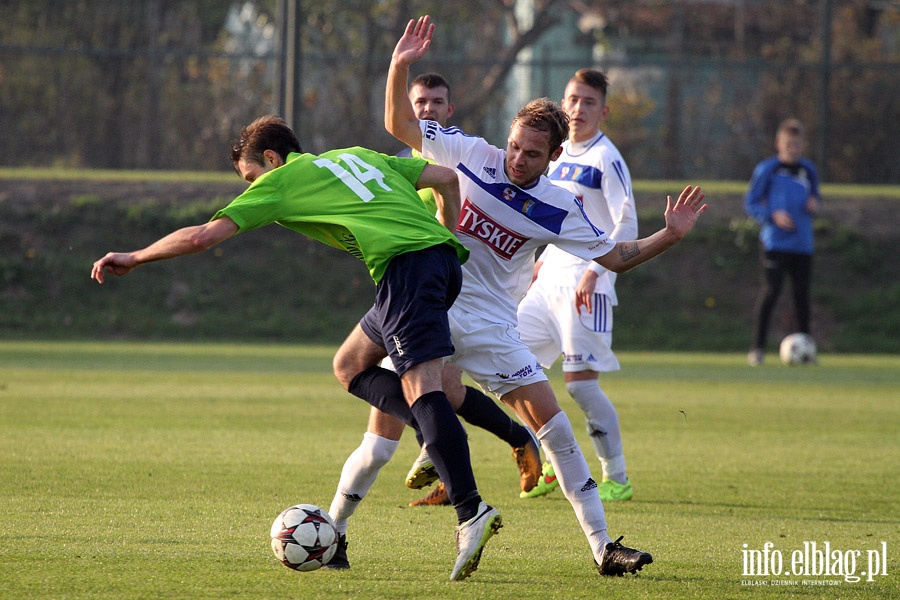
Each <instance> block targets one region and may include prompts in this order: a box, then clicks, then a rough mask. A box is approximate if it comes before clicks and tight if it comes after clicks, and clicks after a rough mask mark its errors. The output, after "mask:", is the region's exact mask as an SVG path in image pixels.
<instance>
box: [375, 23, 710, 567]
mask: <svg viewBox="0 0 900 600" xmlns="http://www.w3.org/2000/svg"><path fill="white" fill-rule="evenodd" d="M433 32H434V27H433V26H432V25H430V23H429V19H428V17H422V18H420V19H419V20H418V21H415V20H413V21H410V23H409V24H408V26H407V29H406V31H405V33H404V35H403V37H401V39H400V41H399V42H398V43H397V46H396V48H395V49H394V54H393V57H392V60H391V66H390V69H389V72H388V81H387V86H386V87H387V89H386V97H385V126H386V127H387V129H388V131H389V132H391V133H392V134H393V135H394V137H396V138H397V139H399V140H400V141H402V142H404V143H406V144H408V145H409V146H411V147H413V148H415V149H416V150H418V151H420V152H422V155H423V156H425V157H426V158H429V159H432V160H434V161H435V162H436V163H437V164H439V165H447V166H453V167H455V168H456V170H457V174H458V175H459V178H460V195H461V198H463V202H462V206H461V208H460V218H459V221H458V223H457V227H456V233H457V235H458V236H459V239H460V241H462V242H463V244H464V245H465V246H466V247H467V248H469V250H470V259H469V260H468V261H467V262H466V266H467V267H468V268H467V269H465V270H464V274H463V290H462V291H461V293H460V295H459V296H458V297H457V300H456V302H455V303H454V305H453V307H451V311H450V321H451V335H452V336H453V343H454V347H455V348H456V353H455V354H454V355H453V357H452V358H451V360H452V361H453V362H455V363H456V364H457V365H458V366H459V367H461V368H462V369H463V370H464V371H466V372H467V373H468V374H469V375H470V376H471V377H472V378H473V379H474V380H475V381H476V382H477V383H478V384H479V385H481V387H482V388H483V389H485V390H486V391H489V392H491V393H493V394H494V395H496V396H498V397H499V398H500V399H501V400H502V401H503V402H504V403H506V404H507V405H508V406H510V407H511V408H512V409H513V410H514V411H515V412H516V414H517V415H518V416H519V418H520V419H522V421H523V422H525V424H526V425H528V426H529V427H530V428H531V429H532V431H534V432H536V434H537V437H538V439H539V440H540V441H541V444H542V446H543V448H544V452H545V453H546V455H547V458H548V459H549V461H550V463H551V464H552V465H553V468H554V470H555V472H556V476H557V478H558V480H559V482H560V487H561V489H562V491H563V494H564V495H565V496H566V498H567V499H568V500H569V502H570V503H571V505H572V507H573V508H574V510H575V514H576V516H577V518H578V521H579V523H580V525H581V527H582V530H583V532H584V534H585V535H586V537H587V539H588V542H589V544H590V548H591V552H592V555H593V560H594V563H595V565H596V567H597V570H598V571H599V572H600V574H602V575H622V574H624V573H634V572H636V571H638V570H640V569H641V568H642V567H643V566H644V565H647V564H649V563H651V562H652V560H653V559H652V557H651V556H650V554H648V553H646V552H641V551H639V550H634V549H631V548H627V547H625V546H623V545H621V544H620V543H619V540H616V541H615V542H613V541H612V539H611V538H610V536H609V534H608V532H607V526H606V517H605V514H604V511H603V504H602V502H601V500H600V496H599V495H598V493H597V484H596V482H595V481H594V479H593V478H592V477H591V473H590V470H589V469H588V465H587V461H586V460H585V458H584V455H583V454H582V453H581V450H580V448H579V446H578V443H577V441H576V440H575V435H574V433H573V431H572V427H571V425H570V424H569V420H568V418H567V417H566V415H565V413H563V412H562V411H560V409H559V405H558V403H557V402H556V397H555V396H554V394H553V389H552V388H551V387H550V384H549V382H548V381H547V378H546V376H545V375H544V373H543V371H542V369H541V367H540V365H539V364H538V362H537V360H536V359H535V357H534V355H533V354H532V353H531V352H530V351H529V349H528V347H527V346H525V344H523V343H522V342H521V341H520V339H519V336H518V332H517V331H516V328H515V324H516V307H517V305H518V302H519V300H521V298H522V296H523V295H524V293H525V291H526V290H527V288H528V286H529V284H530V283H531V276H532V268H533V263H534V252H535V250H536V249H537V248H538V247H539V246H542V245H545V244H547V243H555V244H558V245H559V246H560V247H563V248H565V249H566V250H567V251H569V252H572V253H574V254H576V255H577V256H579V257H581V258H584V259H591V258H594V259H595V260H597V261H598V262H600V264H602V265H603V266H604V267H605V268H607V269H610V270H612V271H615V272H624V271H626V270H628V269H630V268H632V267H634V266H637V265H639V264H641V263H643V262H645V261H647V260H650V259H651V258H653V257H655V256H657V255H659V254H661V253H662V252H664V251H665V250H667V249H669V248H671V247H672V246H673V245H675V244H676V243H678V242H679V241H680V240H681V239H682V238H684V236H686V235H687V234H688V233H689V232H690V230H691V229H692V228H693V227H694V224H695V223H696V221H697V218H698V217H699V216H700V215H701V214H702V213H703V212H704V211H705V210H706V205H705V204H704V203H703V198H704V195H703V193H702V192H701V191H700V189H699V188H698V187H693V186H688V187H687V188H685V189H684V190H683V191H682V193H681V195H680V196H679V197H678V200H677V201H673V200H672V198H671V197H669V198H668V199H667V204H666V213H665V214H666V226H665V228H664V229H662V230H660V231H658V232H656V233H654V234H653V235H651V236H649V237H647V238H644V239H641V240H629V241H618V242H613V241H612V240H610V239H609V238H608V237H607V236H606V234H605V233H603V232H602V231H600V230H598V229H597V228H596V227H595V226H594V225H593V224H591V222H590V221H589V220H588V219H587V217H586V216H585V215H584V211H583V210H582V208H581V206H580V203H579V202H578V200H577V199H576V198H575V197H574V196H572V194H571V193H569V192H567V191H565V190H563V189H562V188H559V187H557V186H554V185H553V184H552V183H550V181H549V180H548V179H547V178H546V177H543V173H544V171H545V170H546V168H547V167H548V165H549V163H550V161H551V160H552V159H555V158H557V157H558V156H559V154H560V153H561V151H562V148H561V144H562V142H563V140H564V139H565V138H566V136H567V133H568V126H567V121H568V119H567V117H566V115H565V113H563V111H562V110H561V109H560V108H559V107H558V106H557V105H556V104H554V103H553V102H550V101H549V100H546V99H541V100H537V101H533V102H531V103H529V104H528V105H527V106H526V107H525V108H523V109H522V110H521V111H520V112H519V114H518V115H516V117H515V119H514V120H513V123H512V126H511V128H510V134H509V140H508V143H507V147H506V150H505V151H504V150H501V149H499V148H496V147H494V146H491V145H490V144H489V143H488V142H486V141H485V140H484V139H482V138H477V137H470V136H467V135H465V134H464V133H463V132H461V131H460V130H459V129H456V128H449V129H444V128H442V127H440V125H439V124H437V123H435V122H433V121H420V120H419V119H417V118H416V115H415V113H414V112H413V109H412V106H411V105H410V103H409V99H408V98H407V96H406V88H407V77H408V72H409V66H410V64H412V63H413V62H415V61H416V60H419V59H420V58H421V57H422V56H423V55H424V54H425V52H426V51H427V49H428V46H429V45H430V42H431V38H432V35H433ZM447 391H448V397H450V396H452V395H453V394H454V391H452V389H450V388H448V389H447ZM382 400H384V401H385V402H384V406H385V407H386V408H387V407H388V403H387V399H382ZM404 408H405V404H404V403H403V401H402V398H395V399H394V401H393V404H392V405H391V406H390V409H391V410H390V414H392V415H394V416H400V415H401V412H402V410H403V409H404ZM404 418H407V417H404ZM407 422H409V421H407ZM451 499H452V496H451ZM493 533H494V530H489V529H487V528H486V529H485V530H484V535H482V536H481V538H480V539H479V540H477V541H476V540H472V539H471V538H467V539H462V540H460V542H459V543H460V544H471V543H473V542H474V543H477V544H478V547H477V549H476V551H475V554H474V555H477V556H478V557H479V558H480V556H481V550H483V548H484V545H485V544H486V542H487V541H488V539H489V538H490V537H491V535H492V534H493ZM619 539H621V538H619ZM470 551H471V549H467V551H466V552H467V554H468V553H469V552H470ZM473 570H474V568H473Z"/></svg>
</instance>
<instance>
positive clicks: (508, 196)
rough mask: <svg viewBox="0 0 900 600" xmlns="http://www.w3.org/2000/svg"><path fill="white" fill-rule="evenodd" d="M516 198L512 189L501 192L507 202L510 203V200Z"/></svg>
mask: <svg viewBox="0 0 900 600" xmlns="http://www.w3.org/2000/svg"><path fill="white" fill-rule="evenodd" d="M515 197H516V190H514V189H512V188H506V189H505V190H503V199H504V200H506V201H507V202H512V199H513V198H515Z"/></svg>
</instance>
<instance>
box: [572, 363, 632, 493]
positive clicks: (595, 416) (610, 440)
mask: <svg viewBox="0 0 900 600" xmlns="http://www.w3.org/2000/svg"><path fill="white" fill-rule="evenodd" d="M566 391H568V392H569V395H570V396H572V398H574V399H575V402H576V403H577V404H578V406H579V407H580V408H581V410H582V411H583V412H584V417H585V424H586V426H587V432H588V435H589V436H591V444H593V445H594V452H596V454H597V458H598V459H599V460H600V465H601V467H602V468H603V478H604V479H613V480H615V481H618V482H619V483H625V481H626V480H627V479H628V475H627V474H626V472H625V452H624V450H623V449H622V431H621V430H620V429H619V416H618V414H616V409H615V407H614V406H613V403H612V402H610V400H609V398H607V396H606V394H604V393H603V390H602V389H600V384H599V383H598V382H597V380H596V379H585V380H581V381H570V382H569V383H567V384H566Z"/></svg>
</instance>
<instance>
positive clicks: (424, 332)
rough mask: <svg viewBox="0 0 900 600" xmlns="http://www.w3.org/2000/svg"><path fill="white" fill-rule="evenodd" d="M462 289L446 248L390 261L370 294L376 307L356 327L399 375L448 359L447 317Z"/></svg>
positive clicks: (454, 257)
mask: <svg viewBox="0 0 900 600" xmlns="http://www.w3.org/2000/svg"><path fill="white" fill-rule="evenodd" d="M461 286H462V269H461V268H460V266H459V258H458V257H457V255H456V251H455V250H454V249H453V248H452V247H450V246H449V245H447V244H441V245H439V246H432V247H431V248H426V249H425V250H417V251H415V252H407V253H406V254H400V255H398V256H395V257H394V258H392V259H391V262H390V263H389V264H388V267H387V270H386V271H385V273H384V277H383V278H382V279H381V282H380V283H379V284H378V286H377V287H376V289H375V305H374V306H373V307H372V308H371V309H369V312H367V313H366V314H365V316H364V317H363V318H362V319H361V320H360V322H359V324H360V326H361V327H362V330H363V331H364V332H365V333H366V335H368V336H369V338H371V339H372V341H374V342H375V343H376V344H379V345H381V346H384V348H385V350H387V353H388V356H390V357H391V361H392V362H393V363H394V368H395V369H396V370H397V374H398V375H401V376H402V375H403V374H404V373H405V372H406V371H408V370H409V369H410V368H411V367H414V366H415V365H418V364H421V363H424V362H427V361H429V360H432V359H435V358H441V357H444V356H452V355H453V352H454V348H453V343H452V342H451V341H450V323H449V321H448V320H447V311H448V310H449V309H450V307H451V306H452V305H453V301H454V300H456V297H457V296H458V295H459V290H460V287H461Z"/></svg>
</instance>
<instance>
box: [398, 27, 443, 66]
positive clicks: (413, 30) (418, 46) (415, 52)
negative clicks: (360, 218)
mask: <svg viewBox="0 0 900 600" xmlns="http://www.w3.org/2000/svg"><path fill="white" fill-rule="evenodd" d="M432 35H434V24H432V23H431V19H430V17H429V16H428V15H425V16H424V17H419V19H418V20H414V19H410V21H409V23H407V24H406V31H405V32H404V33H403V37H401V38H400V41H398V42H397V46H396V47H395V48H394V55H393V60H394V62H396V63H399V64H403V65H409V64H412V63H414V62H416V61H417V60H419V59H420V58H422V57H423V56H425V53H426V52H428V47H429V46H430V45H431V36H432Z"/></svg>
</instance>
